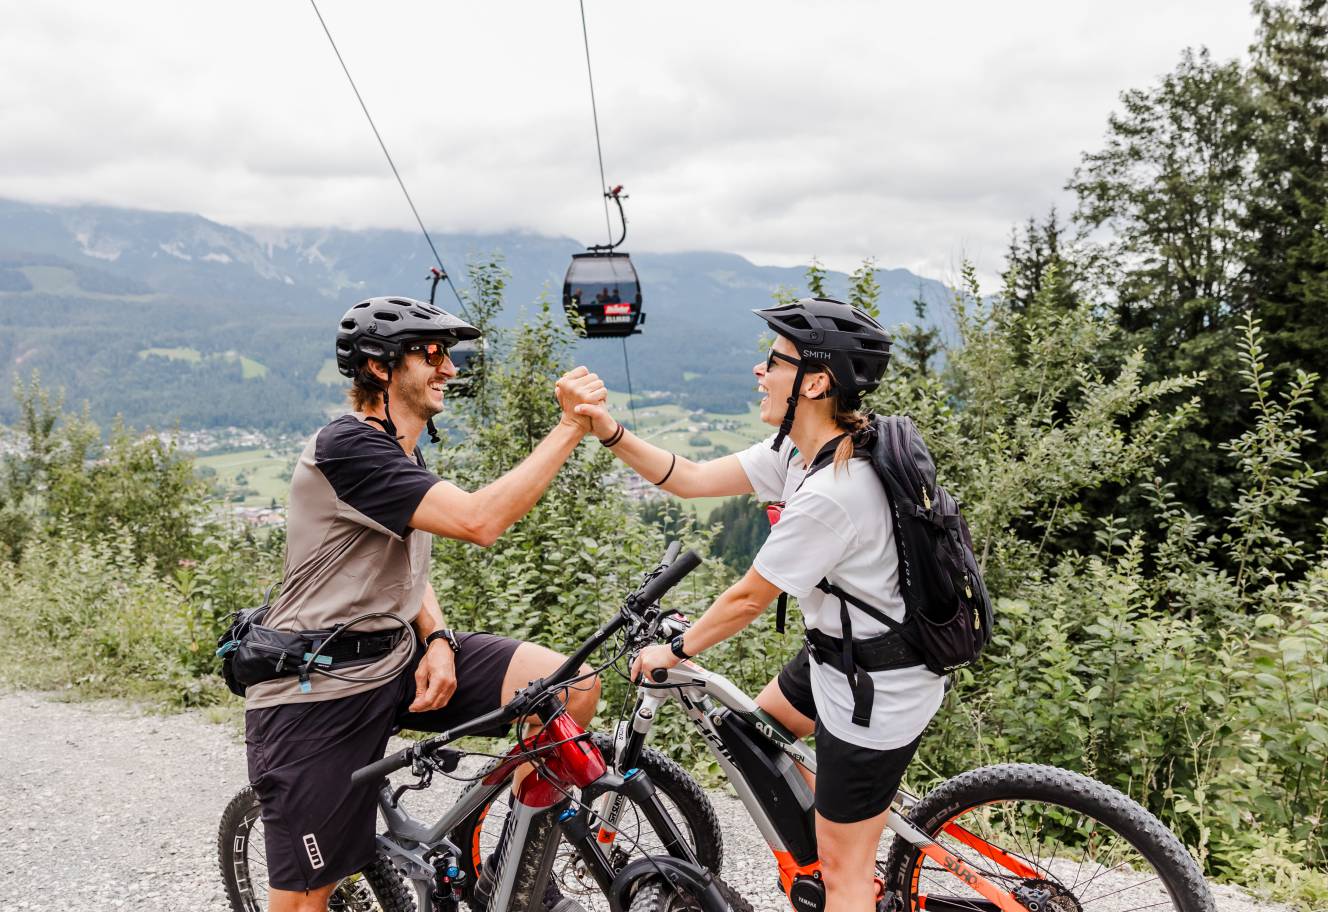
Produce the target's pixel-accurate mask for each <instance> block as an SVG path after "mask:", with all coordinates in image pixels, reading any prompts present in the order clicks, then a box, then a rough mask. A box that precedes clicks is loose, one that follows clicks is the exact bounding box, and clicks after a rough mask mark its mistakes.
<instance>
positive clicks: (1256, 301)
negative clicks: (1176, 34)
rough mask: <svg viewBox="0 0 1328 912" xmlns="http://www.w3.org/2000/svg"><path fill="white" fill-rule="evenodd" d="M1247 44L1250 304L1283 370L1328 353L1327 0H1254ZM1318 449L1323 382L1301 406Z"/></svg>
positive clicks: (1323, 451) (1316, 457) (1327, 421)
mask: <svg viewBox="0 0 1328 912" xmlns="http://www.w3.org/2000/svg"><path fill="white" fill-rule="evenodd" d="M1254 10H1255V13H1256V15H1257V16H1258V18H1259V29H1258V33H1257V35H1256V40H1255V44H1254V46H1253V47H1252V48H1251V58H1252V64H1251V71H1250V79H1251V83H1252V92H1253V96H1254V111H1255V148H1256V151H1257V157H1256V160H1255V166H1254V175H1253V188H1252V193H1251V198H1250V201H1249V205H1248V208H1247V214H1246V224H1247V225H1248V228H1249V231H1250V234H1251V235H1252V238H1253V240H1252V244H1251V247H1252V249H1251V251H1250V254H1249V258H1248V260H1249V262H1248V270H1247V271H1248V294H1249V303H1250V309H1251V311H1252V312H1253V314H1254V316H1255V317H1257V318H1258V319H1259V320H1260V322H1261V323H1262V325H1263V331H1264V345H1265V347H1266V351H1267V361H1268V364H1269V366H1270V367H1272V368H1273V369H1275V370H1277V371H1278V372H1279V373H1280V374H1281V376H1283V377H1284V378H1286V377H1290V376H1292V375H1294V373H1295V371H1296V370H1297V369H1298V368H1304V369H1307V370H1308V369H1312V368H1313V367H1315V366H1317V365H1322V364H1323V363H1324V359H1325V357H1328V0H1298V2H1293V3H1277V2H1269V0H1256V2H1255V4H1254ZM1309 423H1310V426H1311V427H1312V428H1313V429H1314V430H1315V432H1316V435H1317V440H1316V441H1315V442H1314V443H1313V444H1311V445H1310V447H1309V448H1308V449H1307V451H1306V452H1307V455H1308V456H1309V459H1310V461H1311V463H1313V464H1316V465H1323V464H1324V461H1325V456H1326V455H1328V386H1325V385H1320V386H1319V388H1318V390H1317V391H1316V394H1315V396H1314V400H1313V402H1312V403H1311V404H1310V407H1309Z"/></svg>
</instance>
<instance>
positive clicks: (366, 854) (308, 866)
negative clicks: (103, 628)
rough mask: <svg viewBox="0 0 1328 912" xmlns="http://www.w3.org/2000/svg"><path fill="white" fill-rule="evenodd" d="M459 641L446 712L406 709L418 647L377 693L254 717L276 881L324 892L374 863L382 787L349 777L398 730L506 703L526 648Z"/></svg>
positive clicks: (253, 747) (468, 636)
mask: <svg viewBox="0 0 1328 912" xmlns="http://www.w3.org/2000/svg"><path fill="white" fill-rule="evenodd" d="M457 640H458V641H459V645H460V647H461V652H460V655H458V656H457V662H456V666H457V667H456V677H457V689H456V692H455V693H454V694H453V695H452V699H451V700H449V701H448V703H447V705H446V706H444V707H443V708H442V709H436V710H433V711H431V712H427V713H411V712H408V711H407V708H408V707H409V706H410V704H411V701H413V700H414V699H415V666H416V664H417V663H418V662H419V659H420V656H422V655H423V650H418V651H417V652H416V655H415V661H413V662H411V663H410V665H409V666H407V667H406V668H405V669H404V670H403V671H402V673H401V674H400V675H399V676H398V677H396V678H394V679H393V680H391V681H389V682H388V683H386V684H384V685H383V686H382V687H378V688H375V689H374V690H371V691H368V692H365V693H359V694H353V695H352V696H349V697H342V698H340V699H336V700H325V701H322V702H316V703H287V704H283V705H280V706H269V707H266V708H263V709H251V710H249V711H248V712H246V713H245V747H246V748H247V753H248V758H249V781H250V782H251V783H252V784H253V787H254V790H255V791H256V792H257V793H258V799H259V802H260V803H261V805H262V808H263V832H264V838H265V841H266V843H267V866H268V882H269V884H270V885H271V886H272V887H274V888H275V889H278V890H299V891H304V890H312V889H316V888H317V887H320V886H324V885H326V884H329V883H335V882H336V881H338V880H340V879H341V878H343V877H346V876H348V875H350V874H352V873H354V872H355V871H358V870H360V869H361V868H363V867H364V866H365V865H367V864H369V862H370V861H372V860H373V855H374V835H375V830H376V826H375V816H376V814H377V792H376V789H375V788H374V787H373V786H365V787H362V788H358V789H353V788H351V785H350V774H351V773H352V772H353V771H355V770H356V769H359V768H360V767H361V766H364V765H366V764H369V763H372V762H373V761H375V760H377V759H379V758H380V757H382V756H383V750H384V748H385V747H386V746H387V739H388V737H389V736H390V735H391V734H392V732H393V731H395V730H397V729H398V728H406V729H413V730H416V731H443V730H445V729H447V728H448V727H449V726H452V725H456V724H458V723H460V722H464V721H466V720H467V719H473V718H475V717H476V716H478V715H480V714H482V713H486V712H489V711H490V710H493V709H496V708H498V707H499V706H501V705H502V704H503V703H504V702H506V697H507V696H510V695H504V694H503V693H502V685H503V677H504V676H505V675H506V673H507V667H508V665H509V664H511V661H512V654H513V653H515V652H516V648H517V647H518V646H519V645H521V644H520V643H519V642H518V641H517V640H511V639H508V638H506V637H499V636H493V635H491V634H487V633H458V634H457ZM316 680H317V679H315V686H316ZM493 734H494V735H502V734H505V731H496V732H493Z"/></svg>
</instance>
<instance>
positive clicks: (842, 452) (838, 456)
mask: <svg viewBox="0 0 1328 912" xmlns="http://www.w3.org/2000/svg"><path fill="white" fill-rule="evenodd" d="M855 405H856V403H855ZM833 417H834V421H835V424H837V425H839V427H840V429H841V430H843V431H846V432H847V434H848V436H846V437H845V438H844V439H843V440H841V441H839V446H837V447H835V469H836V470H837V469H838V468H839V467H840V466H842V465H843V464H844V463H846V462H848V461H849V460H850V459H852V458H853V447H854V446H855V445H856V444H857V443H859V442H860V440H861V437H862V434H863V433H864V432H865V431H866V430H867V428H868V427H870V426H871V423H870V421H869V420H868V418H867V415H866V414H865V413H864V412H861V411H859V410H858V409H857V408H854V407H849V406H846V405H845V404H844V403H843V401H842V400H840V399H839V397H838V396H836V397H835V413H834V416H833Z"/></svg>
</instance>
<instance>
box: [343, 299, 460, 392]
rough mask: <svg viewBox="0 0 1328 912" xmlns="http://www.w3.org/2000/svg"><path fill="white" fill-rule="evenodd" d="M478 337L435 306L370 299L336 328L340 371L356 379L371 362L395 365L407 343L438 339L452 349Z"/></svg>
mask: <svg viewBox="0 0 1328 912" xmlns="http://www.w3.org/2000/svg"><path fill="white" fill-rule="evenodd" d="M479 337H480V331H479V330H478V329H476V328H475V327H473V326H471V325H470V324H469V323H467V322H466V321H465V320H462V319H460V318H458V317H454V316H452V315H451V314H450V313H448V312H447V311H445V310H442V309H441V308H438V307H434V306H433V305H432V304H425V303H424V302H423V301H416V300H413V299H411V298H369V299H368V300H367V301H361V302H360V303H358V304H356V305H355V306H354V307H352V308H351V309H350V310H348V311H346V315H345V316H344V317H342V318H341V322H340V323H339V324H338V325H337V370H339V371H341V373H342V376H345V377H354V376H355V371H356V370H357V369H358V368H359V367H360V365H362V364H364V362H365V361H367V360H369V359H371V358H372V359H374V360H376V361H382V362H384V363H385V364H388V365H392V364H396V363H397V362H399V361H400V360H401V356H402V353H403V346H404V345H405V343H407V342H419V341H422V340H435V339H436V340H440V341H443V342H445V343H447V344H448V345H449V346H451V345H455V344H456V343H458V342H465V341H467V340H471V339H478V338H479Z"/></svg>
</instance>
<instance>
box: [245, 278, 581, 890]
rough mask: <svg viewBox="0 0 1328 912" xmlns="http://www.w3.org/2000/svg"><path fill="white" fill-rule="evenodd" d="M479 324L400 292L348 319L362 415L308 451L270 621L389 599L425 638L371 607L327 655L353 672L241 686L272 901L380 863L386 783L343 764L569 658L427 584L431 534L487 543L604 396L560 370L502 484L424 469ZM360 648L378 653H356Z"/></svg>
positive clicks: (347, 357) (523, 508)
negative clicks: (555, 417) (550, 402)
mask: <svg viewBox="0 0 1328 912" xmlns="http://www.w3.org/2000/svg"><path fill="white" fill-rule="evenodd" d="M478 337H479V332H478V331H477V330H476V329H475V328H474V327H472V326H469V325H468V324H466V323H465V322H463V321H462V320H459V319H457V318H456V317H454V316H452V315H451V314H448V313H447V312H445V311H442V310H439V309H437V308H435V307H432V306H430V305H428V304H423V303H420V302H418V301H412V300H409V299H404V298H372V299H370V300H367V301H363V302H361V303H359V304H357V305H355V306H354V307H352V308H351V309H350V310H349V311H348V312H347V313H346V315H345V316H344V317H343V318H342V320H341V323H340V327H339V329H338V332H337V343H336V349H337V366H338V368H339V369H340V370H341V373H342V374H344V375H346V376H347V377H350V378H351V380H352V386H351V390H350V398H351V403H352V405H353V407H354V412H353V413H352V414H348V415H344V416H342V417H340V418H338V419H336V420H335V421H333V422H332V423H331V424H329V425H327V426H326V427H324V428H323V429H322V430H321V431H319V432H318V433H317V434H316V435H314V438H313V439H312V440H310V441H309V444H308V445H307V446H306V447H305V449H304V452H303V454H302V455H301V456H300V460H299V463H298V465H297V466H296V469H295V472H294V475H293V476H292V478H291V498H290V505H289V516H288V522H287V535H288V537H287V545H286V560H285V568H284V574H283V575H284V579H283V585H282V590H281V595H280V597H279V598H278V599H277V600H276V602H275V603H274V604H273V606H272V608H271V610H270V611H269V612H268V615H267V618H266V620H265V621H264V623H265V625H267V626H270V627H276V628H279V629H283V630H294V631H322V630H329V629H330V628H332V627H333V626H334V625H337V624H345V623H347V622H349V621H351V620H352V619H353V618H355V617H356V616H359V615H363V614H367V613H371V612H382V613H385V614H388V615H393V616H395V617H397V618H400V619H401V620H402V621H404V622H406V623H409V624H411V625H413V627H414V630H415V633H416V634H417V638H416V637H410V636H405V635H402V634H403V631H402V625H400V624H393V623H391V621H390V620H389V619H385V618H381V617H380V618H376V619H373V620H372V621H367V622H365V623H364V624H362V625H358V624H357V625H355V626H354V627H353V628H352V630H353V632H354V636H346V637H345V638H344V639H345V645H344V646H343V647H342V648H340V649H339V650H330V652H331V653H332V654H333V656H334V660H333V662H332V665H331V668H330V669H329V670H331V669H340V671H339V673H340V674H342V675H344V676H345V678H344V679H342V678H333V677H329V676H327V675H323V674H317V673H315V674H313V675H311V676H310V678H309V680H308V681H305V680H303V679H302V678H299V679H297V677H293V676H288V677H281V678H277V679H275V680H269V681H264V682H262V683H259V684H254V685H251V686H250V687H249V688H248V689H247V691H246V694H245V709H246V712H245V745H246V748H247V753H248V761H249V778H250V780H251V781H252V783H253V785H254V789H255V790H256V791H257V793H258V796H259V799H260V801H261V802H262V807H263V826H264V829H265V835H266V850H267V864H268V877H269V882H270V886H271V891H270V894H269V908H270V909H271V910H272V912H295V910H299V912H322V910H324V909H326V907H327V898H328V896H329V894H330V893H331V892H332V890H333V889H334V887H335V886H336V884H337V882H338V881H339V880H340V879H341V878H343V877H346V876H347V875H349V874H351V873H353V872H355V871H357V870H359V869H361V868H363V867H364V866H366V865H367V864H369V862H370V861H371V860H372V859H373V854H374V832H375V828H376V827H375V822H376V804H375V791H376V789H374V788H372V787H366V788H358V789H355V788H352V787H351V785H350V774H351V772H352V771H353V770H355V769H357V768H359V767H361V766H364V765H365V764H368V763H371V762H373V761H374V760H377V759H378V758H379V757H381V756H382V755H383V750H384V748H385V746H386V744H387V739H388V737H389V735H390V734H391V732H392V731H393V730H394V728H396V727H398V726H399V727H403V728H411V729H416V730H426V731H442V730H444V729H446V728H448V727H449V726H451V725H455V724H457V723H459V722H462V721H464V720H467V719H470V718H474V717H475V716H477V715H479V714H481V713H484V712H488V711H489V710H491V709H494V708H496V707H498V706H499V705H501V704H502V703H503V702H505V701H506V699H507V698H509V697H510V696H511V694H512V693H513V692H514V691H516V690H518V689H520V688H521V687H524V686H525V685H526V684H527V683H529V682H530V681H532V680H534V679H536V678H540V677H543V676H545V675H547V674H548V673H550V672H551V671H553V670H554V669H555V668H556V667H557V666H558V665H560V664H561V663H562V660H563V659H562V657H561V656H559V655H558V654H557V653H554V652H553V651H551V650H549V649H545V648H544V647H542V646H537V645H535V644H533V643H519V642H517V641H515V640H511V639H507V638H505V637H499V636H493V635H490V634H487V633H459V632H458V633H454V632H452V631H451V630H449V629H448V628H447V627H446V624H445V622H444V619H443V615H442V612H441V610H440V608H439V605H438V599H437V597H436V596H435V595H434V591H433V587H432V586H431V585H430V583H429V558H430V543H431V540H432V536H434V535H445V536H447V537H448V538H455V539H459V540H461V541H467V542H472V543H474V544H476V545H479V546H480V547H488V546H489V545H492V544H493V543H494V541H496V540H497V538H498V537H499V536H500V535H501V534H502V533H503V532H504V531H505V530H506V529H507V528H508V527H509V526H511V525H512V524H513V523H515V522H516V521H517V520H519V519H520V518H521V517H522V516H524V515H525V514H526V513H527V512H529V511H530V509H531V507H533V506H534V505H535V502H536V501H537V500H539V498H540V496H541V495H542V494H543V493H544V491H545V489H546V488H547V487H548V485H549V483H550V482H551V481H552V480H553V477H554V476H555V475H556V474H557V472H558V470H559V468H561V466H562V464H563V463H564V462H565V461H566V460H567V458H568V457H569V456H570V455H571V453H572V451H573V450H574V449H576V446H577V444H578V443H579V442H580V440H581V438H582V436H583V435H584V434H585V433H586V432H587V431H588V430H589V426H590V423H589V421H588V420H586V419H582V418H579V417H577V416H575V415H573V413H572V411H571V410H572V409H573V408H574V407H575V406H577V405H583V404H598V403H601V402H603V401H604V399H605V396H606V391H605V388H604V384H603V383H602V382H601V381H600V379H599V378H598V377H597V376H596V375H595V374H592V373H590V372H589V371H587V370H586V369H585V368H584V367H579V368H577V369H576V370H573V371H570V372H568V373H567V374H565V375H564V376H563V377H562V379H560V380H559V381H558V383H557V385H556V395H557V396H558V399H559V402H560V404H561V405H562V407H563V416H562V418H561V419H560V420H559V422H558V424H557V425H556V426H555V427H554V428H553V429H552V430H551V431H550V432H549V434H548V436H547V437H545V438H544V440H542V441H541V442H540V443H539V445H538V446H536V447H535V449H534V451H533V452H532V453H531V454H530V456H529V457H527V458H526V459H525V461H523V462H522V463H521V464H520V465H518V466H517V467H516V468H514V469H512V470H511V471H510V472H508V473H507V474H506V475H504V476H502V477H501V478H499V479H498V480H497V481H494V482H493V483H492V484H489V485H487V486H485V487H483V488H481V489H480V490H478V491H474V492H467V491H463V490H461V489H460V488H458V487H457V486H455V485H453V484H451V483H449V482H446V481H443V480H441V479H439V478H438V477H437V476H436V475H434V474H433V473H432V472H430V471H429V470H428V469H427V468H425V466H424V457H423V454H422V453H421V452H420V450H419V448H418V446H417V442H418V440H419V437H420V434H421V433H422V432H423V431H424V430H425V428H426V426H427V427H428V429H429V432H430V434H431V436H432V435H434V433H435V432H434V428H433V416H434V415H436V414H438V413H439V412H440V411H441V410H442V408H443V398H444V389H445V387H446V385H447V382H448V381H449V380H451V379H452V378H453V377H455V376H456V368H455V366H454V365H453V363H452V360H451V358H450V357H449V356H448V349H449V348H450V347H451V346H452V345H455V344H456V343H457V342H460V341H464V340H470V339H476V338H478ZM435 439H436V437H435ZM394 634H396V635H395V636H394ZM416 639H418V644H419V645H418V646H417V644H416ZM333 642H334V643H336V642H337V641H336V640H334V641H333ZM350 644H354V645H355V646H356V648H357V649H358V648H360V647H364V651H365V652H366V653H367V656H368V658H363V657H362V658H359V659H356V658H354V657H353V656H352V655H350V652H351V651H350V650H349V649H348V648H347V647H348V646H349V645H350ZM375 656H376V657H375ZM343 657H346V658H345V661H344V662H343ZM394 670H395V673H394ZM598 697H599V683H598V681H596V680H594V679H591V680H590V681H588V682H587V683H586V684H584V685H582V686H581V687H580V689H574V690H572V691H570V693H569V694H568V697H567V706H568V711H569V712H570V713H571V715H572V717H573V718H575V719H576V720H577V722H579V723H580V724H581V725H583V726H584V725H586V724H587V723H589V721H590V718H591V716H593V715H594V712H595V704H596V701H597V700H598ZM495 734H501V733H500V732H499V733H495Z"/></svg>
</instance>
